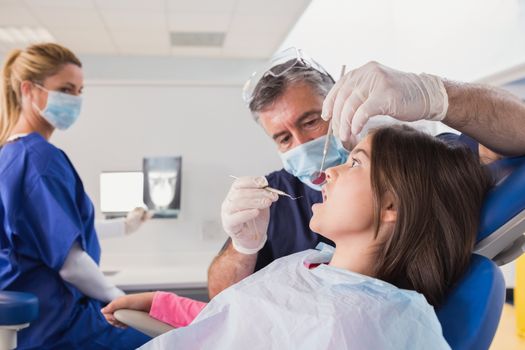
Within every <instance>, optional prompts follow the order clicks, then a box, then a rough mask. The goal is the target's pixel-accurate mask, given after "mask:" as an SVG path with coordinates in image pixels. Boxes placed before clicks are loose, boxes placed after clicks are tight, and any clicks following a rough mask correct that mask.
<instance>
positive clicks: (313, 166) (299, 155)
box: [280, 136, 348, 191]
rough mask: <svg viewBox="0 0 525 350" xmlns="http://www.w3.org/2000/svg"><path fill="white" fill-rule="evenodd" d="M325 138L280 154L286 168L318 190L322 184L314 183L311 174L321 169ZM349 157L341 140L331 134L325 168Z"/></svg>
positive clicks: (338, 163)
mask: <svg viewBox="0 0 525 350" xmlns="http://www.w3.org/2000/svg"><path fill="white" fill-rule="evenodd" d="M325 140H326V136H322V137H319V138H317V139H315V140H312V141H309V142H306V143H303V144H302V145H300V146H297V147H295V148H293V149H291V150H289V151H288V152H284V153H281V154H280V156H281V161H282V162H283V166H284V169H285V170H286V171H287V172H289V173H290V174H292V175H293V176H295V177H297V178H298V179H299V180H301V182H303V183H304V184H305V185H307V186H309V187H310V188H313V189H314V190H317V191H320V190H321V186H320V185H315V184H313V183H312V181H311V176H312V174H313V173H315V172H316V171H319V167H320V166H321V160H322V158H323V148H324V142H325ZM347 158H348V151H347V150H346V149H345V148H344V147H343V144H342V143H341V141H340V140H338V139H336V138H335V137H333V136H331V137H330V144H329V146H328V154H327V155H326V160H325V163H324V164H325V169H326V168H329V167H333V166H337V165H340V164H343V163H344V162H346V159H347Z"/></svg>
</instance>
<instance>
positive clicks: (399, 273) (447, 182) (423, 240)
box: [371, 126, 491, 306]
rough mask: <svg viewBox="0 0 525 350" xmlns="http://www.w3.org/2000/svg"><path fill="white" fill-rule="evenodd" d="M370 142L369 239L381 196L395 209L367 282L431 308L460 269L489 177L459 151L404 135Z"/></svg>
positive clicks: (378, 135)
mask: <svg viewBox="0 0 525 350" xmlns="http://www.w3.org/2000/svg"><path fill="white" fill-rule="evenodd" d="M371 137H372V155H371V184H372V190H373V193H374V202H375V221H376V226H375V227H376V236H377V235H378V233H379V230H380V229H381V227H380V222H379V218H380V212H381V208H382V198H383V194H385V193H386V192H387V191H388V192H390V193H391V194H392V195H393V197H394V203H395V206H396V209H397V220H396V223H395V226H394V229H393V233H392V234H391V235H388V238H387V239H386V240H385V241H383V242H380V243H379V244H378V246H377V264H376V267H375V276H376V277H377V278H379V279H382V280H384V281H387V282H390V283H392V284H394V285H396V286H398V287H401V288H407V289H413V290H416V291H418V292H420V293H422V294H423V295H424V296H425V297H426V299H427V300H428V302H429V303H430V304H432V305H434V306H438V305H440V303H441V301H442V300H443V298H444V296H445V294H446V293H447V291H448V290H449V289H450V288H451V287H452V286H453V285H454V283H455V282H457V281H458V279H459V278H460V277H461V276H462V275H463V274H464V273H465V271H466V269H467V267H468V264H469V261H470V256H471V254H472V249H473V247H474V243H475V239H476V234H477V229H478V223H479V214H480V210H481V205H482V201H483V198H484V195H485V193H486V191H487V190H488V188H489V187H490V184H491V181H490V177H489V175H488V173H487V172H486V170H485V169H484V168H483V167H482V166H481V165H480V164H479V160H478V159H476V157H475V156H474V155H473V154H472V152H470V151H469V150H468V149H467V148H466V147H452V146H449V145H447V144H446V143H444V142H442V141H440V140H439V139H436V138H434V137H432V136H430V135H427V134H425V133H423V132H420V131H417V130H415V129H413V128H411V127H408V126H394V127H388V128H380V129H376V130H374V131H372V133H371Z"/></svg>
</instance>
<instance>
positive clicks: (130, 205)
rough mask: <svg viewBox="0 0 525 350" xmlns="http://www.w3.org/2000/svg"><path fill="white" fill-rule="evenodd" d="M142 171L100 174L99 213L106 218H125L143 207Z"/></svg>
mask: <svg viewBox="0 0 525 350" xmlns="http://www.w3.org/2000/svg"><path fill="white" fill-rule="evenodd" d="M143 192H144V175H143V173H142V171H105V172H102V173H101V174H100V211H101V212H102V213H103V214H105V215H106V217H117V216H125V215H126V214H127V213H128V212H129V211H130V210H133V209H134V208H136V207H144V200H143Z"/></svg>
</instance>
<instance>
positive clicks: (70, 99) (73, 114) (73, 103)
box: [33, 84, 82, 130]
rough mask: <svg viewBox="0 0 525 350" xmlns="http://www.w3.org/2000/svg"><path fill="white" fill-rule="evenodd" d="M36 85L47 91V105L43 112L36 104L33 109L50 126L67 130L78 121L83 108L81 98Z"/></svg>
mask: <svg viewBox="0 0 525 350" xmlns="http://www.w3.org/2000/svg"><path fill="white" fill-rule="evenodd" d="M35 85H36V86H37V87H38V88H40V89H42V90H44V91H47V103H46V107H45V108H44V109H43V110H40V108H38V106H37V105H36V104H34V103H33V107H34V108H35V109H36V110H37V111H38V112H39V113H40V115H41V116H42V117H43V118H44V119H45V120H47V121H48V122H49V124H51V125H52V126H53V127H55V128H57V129H60V130H66V129H68V128H69V127H71V125H73V124H74V123H75V122H76V121H77V120H78V117H79V115H80V108H81V107H82V97H81V96H74V95H69V94H65V93H63V92H59V91H50V90H48V89H46V88H44V87H42V86H40V85H37V84H35Z"/></svg>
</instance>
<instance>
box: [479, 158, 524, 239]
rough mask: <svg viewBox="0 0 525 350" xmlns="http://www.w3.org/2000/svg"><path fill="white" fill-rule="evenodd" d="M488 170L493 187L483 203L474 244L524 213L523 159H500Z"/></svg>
mask: <svg viewBox="0 0 525 350" xmlns="http://www.w3.org/2000/svg"><path fill="white" fill-rule="evenodd" d="M488 167H489V169H490V172H491V174H492V175H493V178H494V181H495V186H494V187H493V188H492V189H491V190H490V191H489V193H488V194H487V196H486V197H485V201H484V203H483V207H482V210H481V222H480V226H479V230H478V236H477V242H479V241H481V240H483V239H484V238H486V237H487V236H489V235H490V234H491V233H493V232H494V231H496V229H498V228H499V227H501V226H502V225H503V224H505V223H506V222H508V221H509V220H510V219H512V218H513V217H514V216H516V215H517V214H519V213H520V212H521V211H523V210H525V156H521V157H509V158H504V159H500V160H498V161H496V162H494V163H492V164H490V165H489V166H488Z"/></svg>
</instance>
